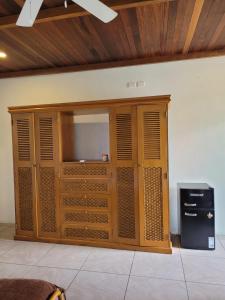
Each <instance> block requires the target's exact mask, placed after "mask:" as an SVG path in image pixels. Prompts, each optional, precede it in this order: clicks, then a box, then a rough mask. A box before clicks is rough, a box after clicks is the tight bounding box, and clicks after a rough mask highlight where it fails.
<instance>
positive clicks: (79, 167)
mask: <svg viewBox="0 0 225 300" xmlns="http://www.w3.org/2000/svg"><path fill="white" fill-rule="evenodd" d="M61 176H62V177H64V178H109V177H112V170H111V167H110V166H109V164H102V163H99V164H85V163H84V164H83V163H82V164H63V165H62V167H61Z"/></svg>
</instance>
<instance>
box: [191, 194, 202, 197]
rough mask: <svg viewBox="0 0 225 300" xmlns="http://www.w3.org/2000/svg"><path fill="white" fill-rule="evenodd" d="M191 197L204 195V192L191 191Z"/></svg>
mask: <svg viewBox="0 0 225 300" xmlns="http://www.w3.org/2000/svg"><path fill="white" fill-rule="evenodd" d="M190 197H204V193H200V194H199V193H190Z"/></svg>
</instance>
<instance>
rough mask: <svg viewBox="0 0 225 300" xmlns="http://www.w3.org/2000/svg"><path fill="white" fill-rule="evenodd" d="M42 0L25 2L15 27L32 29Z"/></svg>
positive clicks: (27, 0)
mask: <svg viewBox="0 0 225 300" xmlns="http://www.w3.org/2000/svg"><path fill="white" fill-rule="evenodd" d="M43 1H44V0H26V2H25V3H24V6H23V8H22V11H21V13H20V15H19V18H18V20H17V22H16V25H18V26H23V27H32V26H33V24H34V22H35V20H36V18H37V15H38V13H39V10H40V8H41V5H42V3H43Z"/></svg>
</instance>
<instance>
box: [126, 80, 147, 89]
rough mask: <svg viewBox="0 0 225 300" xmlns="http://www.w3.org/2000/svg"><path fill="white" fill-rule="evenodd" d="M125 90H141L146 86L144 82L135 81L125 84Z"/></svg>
mask: <svg viewBox="0 0 225 300" xmlns="http://www.w3.org/2000/svg"><path fill="white" fill-rule="evenodd" d="M126 86H127V88H128V89H130V88H143V87H145V86H146V82H145V81H144V80H137V81H128V82H127V84H126Z"/></svg>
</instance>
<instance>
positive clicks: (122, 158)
mask: <svg viewBox="0 0 225 300" xmlns="http://www.w3.org/2000/svg"><path fill="white" fill-rule="evenodd" d="M136 126H137V123H136V108H135V107H120V108H117V109H115V111H114V115H113V133H114V137H113V140H114V143H113V145H114V149H113V154H114V157H113V162H114V168H115V177H116V182H115V183H116V184H115V186H114V197H115V201H114V202H115V211H116V213H115V217H114V222H115V226H114V228H115V229H116V230H115V235H114V238H115V239H116V240H117V241H119V242H122V243H127V244H138V243H139V241H138V239H139V237H138V236H139V234H138V193H137V184H136V181H137V149H136V148H137V146H136V145H137V134H136Z"/></svg>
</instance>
